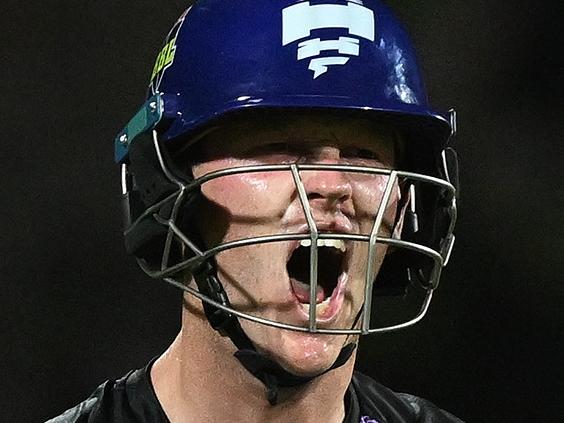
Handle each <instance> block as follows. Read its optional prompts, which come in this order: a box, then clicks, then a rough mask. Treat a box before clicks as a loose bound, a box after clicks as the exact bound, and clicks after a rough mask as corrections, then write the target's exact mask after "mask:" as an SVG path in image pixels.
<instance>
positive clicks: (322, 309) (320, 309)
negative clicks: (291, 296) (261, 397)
mask: <svg viewBox="0 0 564 423" xmlns="http://www.w3.org/2000/svg"><path fill="white" fill-rule="evenodd" d="M330 301H331V297H329V298H326V299H325V300H324V301H323V302H322V303H319V304H317V305H316V306H315V311H316V314H317V315H319V314H323V313H324V312H325V310H327V307H329V302H330ZM300 305H301V306H302V307H303V309H304V310H305V312H306V313H307V314H309V309H310V306H309V304H300Z"/></svg>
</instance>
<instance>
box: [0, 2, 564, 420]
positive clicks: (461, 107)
mask: <svg viewBox="0 0 564 423" xmlns="http://www.w3.org/2000/svg"><path fill="white" fill-rule="evenodd" d="M233 1H234V0H233ZM257 1H258V0H257ZM390 3H391V5H392V6H393V7H395V9H396V10H397V12H398V14H399V15H400V16H401V17H402V18H403V20H404V21H405V22H406V23H407V25H408V27H409V28H410V31H411V33H412V35H413V38H414V39H415V43H416V46H417V47H418V49H419V55H420V57H421V61H422V63H423V67H424V69H425V70H426V74H427V76H428V78H427V80H428V88H429V91H430V94H431V98H432V100H433V102H434V104H436V105H438V106H439V107H441V108H443V109H448V108H449V107H451V106H455V107H456V108H457V109H458V111H459V117H460V135H459V137H458V138H457V140H456V147H457V150H458V152H459V155H460V159H461V163H462V171H461V178H462V182H463V189H462V199H461V209H460V220H459V225H458V230H457V234H458V241H457V245H456V247H455V253H454V256H453V259H452V262H451V264H450V265H449V268H447V270H446V271H445V274H444V277H443V281H442V285H441V288H440V289H439V291H438V295H437V296H436V297H435V300H434V302H433V304H432V305H431V311H430V315H429V316H428V317H427V319H426V320H425V321H424V322H423V323H421V324H419V325H418V326H416V327H414V328H412V329H409V330H407V331H404V332H401V333H397V334H391V335H385V336H376V337H373V338H368V339H365V340H364V341H363V342H362V347H361V354H360V360H359V368H361V369H362V370H364V371H366V372H367V373H369V374H370V375H371V376H373V377H375V378H377V379H379V380H381V381H382V382H384V383H385V384H387V385H389V386H391V387H392V388H394V389H396V390H400V391H408V392H411V393H413V394H417V395H420V396H424V397H426V398H428V399H430V400H432V401H433V402H435V403H437V404H439V405H440V406H441V407H443V408H445V409H448V410H450V411H452V412H453V413H454V414H457V415H459V416H460V417H462V418H463V419H465V420H466V421H468V422H469V423H470V422H511V423H518V422H561V421H563V420H562V415H563V411H564V406H563V397H564V386H563V385H564V383H563V382H562V381H563V379H564V371H563V367H564V365H563V364H562V357H564V351H563V348H562V345H563V342H562V341H563V340H564V335H563V329H564V324H563V322H564V316H563V312H562V307H563V305H564V301H563V300H564V276H563V275H564V260H563V258H564V257H563V250H564V219H563V211H564V195H563V190H562V183H563V182H564V180H563V179H564V178H562V174H561V169H562V161H563V159H564V148H563V141H564V140H563V136H562V133H563V127H564V124H563V123H564V106H563V100H564V95H563V88H562V85H563V83H564V66H563V62H562V52H563V51H564V43H563V37H562V35H561V31H562V25H563V18H564V14H563V13H562V10H559V8H560V4H561V1H558V0H550V1H542V2H539V1H533V0H529V1H527V0H514V1H510V2H509V1H505V2H503V1H494V0H489V1H484V0H478V1H471V2H468V1H462V0H450V1H438V0H430V1H408V0H394V1H390ZM185 6H186V4H185V3H183V2H180V1H165V0H162V1H147V0H140V1H120V0H83V1H78V0H73V1H71V0H67V1H43V2H38V1H35V2H24V1H6V0H3V1H2V3H1V5H0V14H1V16H0V19H2V21H3V22H2V26H1V28H0V30H1V34H2V35H1V38H0V40H1V43H0V44H1V46H2V47H1V57H2V60H1V63H2V75H1V77H0V92H1V99H0V104H1V106H0V107H1V114H0V116H1V117H0V122H1V128H2V131H1V141H0V153H1V154H0V159H1V163H0V176H1V184H0V198H1V201H2V202H1V207H0V330H1V334H0V340H1V342H2V348H0V372H1V373H0V380H1V382H0V421H2V422H42V421H44V420H45V419H47V418H48V417H52V416H54V415H55V414H58V413H60V412H62V411H63V410H64V409H66V408H68V407H70V406H72V405H74V404H75V403H77V402H79V401H80V400H82V399H84V398H85V397H86V396H88V395H89V394H90V392H91V391H92V390H93V389H94V388H95V387H96V386H97V385H98V384H99V383H101V382H102V381H103V380H105V379H107V378H111V377H117V376H120V375H122V374H124V373H125V372H126V371H128V370H129V369H131V368H135V367H140V366H142V365H144V364H145V363H146V362H147V361H148V360H149V359H150V358H151V357H153V356H155V355H157V354H159V353H160V352H162V351H163V350H164V348H165V347H166V346H167V345H168V343H169V342H171V341H172V339H173V337H174V336H175V334H176V331H177V329H178V327H179V314H180V301H179V299H180V295H179V293H177V292H176V291H175V290H173V289H172V288H169V287H167V286H165V285H164V284H163V283H159V282H158V281H153V280H149V279H148V278H146V277H144V276H143V275H142V274H141V271H140V270H138V269H137V266H136V264H135V263H134V261H133V260H132V259H131V258H129V257H127V255H126V254H125V251H124V248H123V243H122V237H121V232H120V230H121V214H120V213H121V210H120V202H119V190H120V189H119V172H118V168H117V167H116V166H115V165H114V164H113V162H112V153H113V150H112V148H113V145H112V140H113V136H114V135H115V134H116V133H117V131H118V130H120V129H121V127H122V126H123V125H124V124H125V123H126V122H127V120H128V119H129V118H130V117H131V116H132V115H133V113H134V112H135V111H136V110H137V108H138V107H139V106H140V104H141V103H142V101H143V96H144V91H145V88H146V85H147V81H148V78H149V75H150V71H151V69H152V65H153V61H154V59H155V57H156V54H157V52H158V51H159V49H160V46H161V43H162V40H163V39H164V36H165V35H166V33H167V32H168V29H169V27H170V26H171V25H172V24H173V23H174V22H175V20H176V18H177V17H178V15H180V13H181V12H182V10H183V9H184V7H185Z"/></svg>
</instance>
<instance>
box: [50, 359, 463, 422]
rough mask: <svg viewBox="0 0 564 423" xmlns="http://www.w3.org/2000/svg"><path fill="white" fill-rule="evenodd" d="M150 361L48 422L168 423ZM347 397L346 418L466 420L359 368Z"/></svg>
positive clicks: (372, 420) (375, 420)
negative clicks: (154, 385) (393, 386)
mask: <svg viewBox="0 0 564 423" xmlns="http://www.w3.org/2000/svg"><path fill="white" fill-rule="evenodd" d="M151 365H152V362H151V363H150V364H149V365H147V366H146V367H145V368H143V369H140V370H136V371H132V372H130V373H128V374H127V375H126V376H125V377H123V378H122V379H119V380H116V381H107V382H105V383H103V384H102V385H100V386H99V387H98V388H97V389H96V390H95V391H94V393H93V394H92V395H91V396H90V397H89V398H88V399H87V400H85V401H83V402H82V403H80V404H79V405H77V406H76V407H74V408H71V409H70V410H68V411H66V412H65V413H63V414H62V415H60V416H59V417H55V418H54V419H51V420H49V421H48V422H46V423H170V421H169V420H168V418H167V417H166V415H165V413H164V411H163V409H162V407H161V405H160V403H159V401H158V399H157V396H156V394H155V391H154V389H153V385H152V383H151V379H150V377H149V371H150V368H151ZM345 400H346V412H345V420H344V422H343V423H462V421H461V420H459V419H457V418H456V417H454V416H452V415H451V414H449V413H447V412H446V411H443V410H441V409H440V408H438V407H436V406H434V405H433V404H431V403H430V402H428V401H426V400H424V399H421V398H418V397H415V396H412V395H407V394H398V393H395V392H393V391H391V390H390V389H388V388H386V387H384V386H382V385H380V384H379V383H377V382H375V381H374V380H372V379H371V378H369V377H368V376H365V375H363V374H361V373H358V372H355V373H354V375H353V378H352V381H351V384H350V386H349V389H348V391H347V394H346V398H345Z"/></svg>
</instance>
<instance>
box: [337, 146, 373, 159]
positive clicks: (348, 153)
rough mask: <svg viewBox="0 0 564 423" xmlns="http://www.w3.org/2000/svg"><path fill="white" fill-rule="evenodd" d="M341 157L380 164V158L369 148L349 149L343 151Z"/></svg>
mask: <svg viewBox="0 0 564 423" xmlns="http://www.w3.org/2000/svg"><path fill="white" fill-rule="evenodd" d="M341 156H342V157H344V158H347V159H363V160H370V161H377V162H380V156H379V155H378V153H376V152H375V151H372V150H369V149H367V148H358V147H347V148H343V149H342V150H341Z"/></svg>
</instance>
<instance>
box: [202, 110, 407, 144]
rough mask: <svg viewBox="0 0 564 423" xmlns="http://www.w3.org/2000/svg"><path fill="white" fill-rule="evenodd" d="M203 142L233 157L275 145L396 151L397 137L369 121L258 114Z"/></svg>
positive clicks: (218, 130) (234, 121) (233, 121)
mask: <svg viewBox="0 0 564 423" xmlns="http://www.w3.org/2000/svg"><path fill="white" fill-rule="evenodd" d="M205 139H206V142H203V143H201V145H202V147H204V150H205V151H206V152H208V153H212V154H214V153H215V154H218V153H219V154H221V153H223V154H232V153H236V152H237V151H244V150H246V149H252V148H254V147H258V146H261V145H268V144H273V143H288V144H294V143H295V144H299V145H300V146H301V147H307V146H311V147H316V146H333V147H358V148H363V149H370V150H374V151H382V152H387V151H393V150H394V148H395V147H396V146H395V144H396V141H397V140H398V135H397V133H396V131H395V130H394V129H393V128H392V127H391V126H389V125H386V124H383V123H377V122H374V121H372V120H370V119H368V118H364V117H356V116H349V115H346V114H342V113H341V114H340V115H339V114H336V113H322V112H317V113H313V112H309V113H304V112H301V113H288V112H285V113H280V112H278V113H256V112H254V111H251V112H249V113H248V114H247V115H246V116H245V117H237V118H235V119H231V120H230V121H228V122H225V123H224V124H223V125H221V126H219V127H217V128H214V130H212V131H211V132H210V133H209V134H208V135H207V136H206V137H205Z"/></svg>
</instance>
